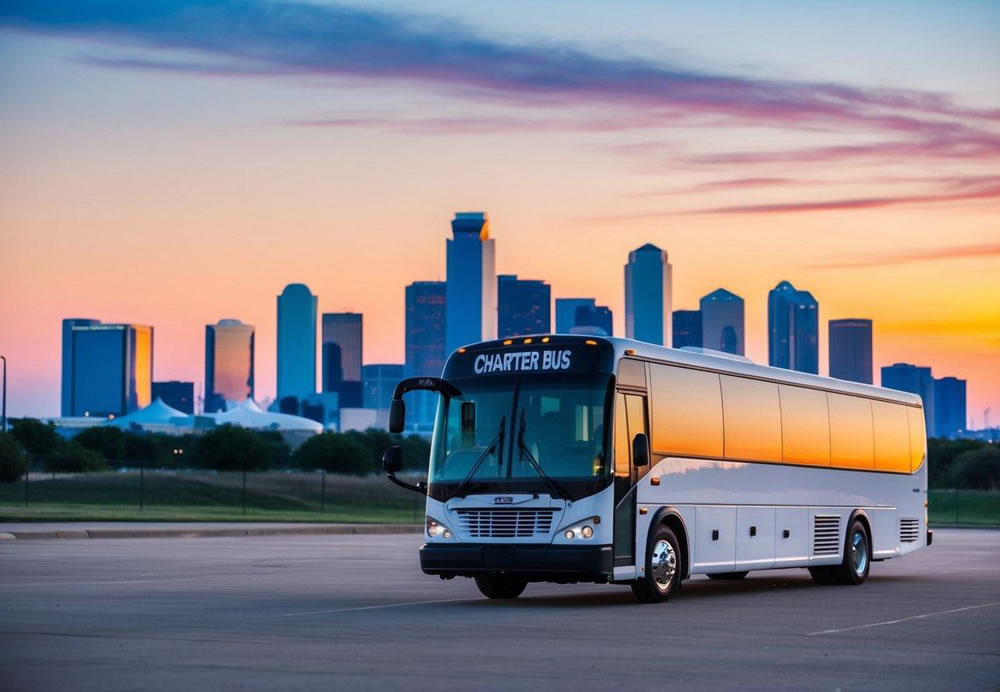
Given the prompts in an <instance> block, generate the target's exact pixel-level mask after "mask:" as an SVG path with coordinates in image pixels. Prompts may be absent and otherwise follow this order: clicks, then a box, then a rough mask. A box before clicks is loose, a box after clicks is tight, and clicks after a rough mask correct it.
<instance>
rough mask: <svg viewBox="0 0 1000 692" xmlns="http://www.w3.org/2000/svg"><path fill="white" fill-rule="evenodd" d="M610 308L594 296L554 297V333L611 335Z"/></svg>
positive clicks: (612, 332)
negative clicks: (601, 303)
mask: <svg viewBox="0 0 1000 692" xmlns="http://www.w3.org/2000/svg"><path fill="white" fill-rule="evenodd" d="M612 317H613V315H612V314H611V309H610V308H609V307H608V306H607V305H597V299H596V298H556V331H555V333H556V334H589V335H592V336H612V335H613V334H614V328H613V326H612V322H613V320H612Z"/></svg>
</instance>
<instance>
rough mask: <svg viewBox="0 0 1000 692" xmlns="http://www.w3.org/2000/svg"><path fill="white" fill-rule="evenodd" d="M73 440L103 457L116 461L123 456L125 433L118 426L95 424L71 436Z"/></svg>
mask: <svg viewBox="0 0 1000 692" xmlns="http://www.w3.org/2000/svg"><path fill="white" fill-rule="evenodd" d="M73 442H76V443H77V444H79V445H83V446H84V447H86V448H87V449H90V450H93V451H95V452H97V453H98V454H100V455H101V456H102V457H104V458H105V459H108V460H111V461H118V460H119V459H121V458H122V457H124V456H125V435H124V434H122V431H121V430H119V429H118V428H115V427H112V426H108V425H96V426H94V427H93V428H87V429H86V430H84V431H82V432H80V433H79V434H78V435H77V436H76V437H74V438H73Z"/></svg>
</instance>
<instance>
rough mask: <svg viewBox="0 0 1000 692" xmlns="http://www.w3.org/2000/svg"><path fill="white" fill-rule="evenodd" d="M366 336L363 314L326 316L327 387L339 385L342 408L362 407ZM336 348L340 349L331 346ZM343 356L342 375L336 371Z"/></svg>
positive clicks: (325, 362)
mask: <svg viewBox="0 0 1000 692" xmlns="http://www.w3.org/2000/svg"><path fill="white" fill-rule="evenodd" d="M363 335H364V324H363V317H362V315H361V313H360V312H327V313H324V314H323V367H324V371H323V385H324V388H325V387H326V386H328V385H329V386H336V387H337V389H336V390H327V391H337V392H338V393H339V394H340V407H341V408H361V402H362V398H363V397H362V392H361V358H362V352H363V346H364V344H363V342H362V338H363ZM328 345H336V346H337V349H334V348H332V346H330V347H328ZM338 355H339V361H340V372H339V373H337V372H335V369H336V367H337V360H338Z"/></svg>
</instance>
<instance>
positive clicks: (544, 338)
mask: <svg viewBox="0 0 1000 692" xmlns="http://www.w3.org/2000/svg"><path fill="white" fill-rule="evenodd" d="M542 343H543V344H547V343H549V337H547V336H543V337H542Z"/></svg>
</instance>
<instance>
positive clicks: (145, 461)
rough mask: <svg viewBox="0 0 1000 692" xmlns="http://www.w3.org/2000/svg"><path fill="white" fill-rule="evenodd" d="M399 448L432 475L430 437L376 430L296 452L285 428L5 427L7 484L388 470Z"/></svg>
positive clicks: (326, 437)
mask: <svg viewBox="0 0 1000 692" xmlns="http://www.w3.org/2000/svg"><path fill="white" fill-rule="evenodd" d="M392 445H399V446H400V447H402V449H403V467H404V469H406V470H410V471H424V472H426V470H427V461H428V459H429V457H430V445H429V444H428V442H427V441H426V440H424V439H423V438H421V437H419V436H417V435H410V436H408V437H402V436H400V435H390V434H389V433H387V432H384V431H382V430H375V429H369V430H366V431H364V432H359V431H353V430H352V431H348V432H345V433H335V432H324V433H321V434H319V435H314V436H312V437H310V438H309V439H307V440H306V441H305V442H304V443H303V444H301V445H300V446H299V447H298V448H297V449H295V450H294V451H293V450H292V449H291V447H290V446H289V445H288V443H287V442H285V441H284V439H283V438H282V437H281V434H280V433H278V432H274V431H256V430H250V429H248V428H241V427H237V426H232V425H223V426H219V427H216V428H212V429H210V430H207V431H206V432H204V433H201V434H197V435H195V434H187V435H166V434H163V433H147V432H141V431H134V430H122V429H119V428H116V427H112V426H96V427H93V428H87V429H85V430H83V431H81V432H80V433H78V434H77V435H75V436H74V437H73V438H72V439H70V440H67V439H65V438H64V437H63V436H61V435H60V434H59V433H58V432H57V431H56V429H55V427H54V426H53V425H51V424H47V423H43V422H41V421H39V420H36V419H33V418H21V419H15V420H13V421H11V430H10V432H9V433H2V432H0V482H7V483H13V482H16V481H18V480H20V478H21V477H22V476H23V474H24V472H25V470H26V468H27V466H28V464H29V463H30V464H31V468H32V470H43V471H45V472H47V473H48V472H51V473H85V472H92V471H107V470H110V469H112V468H121V467H126V466H127V467H145V468H165V469H182V468H183V469H190V468H198V469H211V470H215V471H267V470H272V469H299V470H304V471H314V470H323V471H328V472H331V473H345V474H353V475H361V476H363V475H368V474H371V473H374V472H375V471H376V470H378V469H379V468H380V467H381V463H380V462H381V458H382V452H383V451H384V450H385V449H386V448H387V447H390V446H392Z"/></svg>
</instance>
